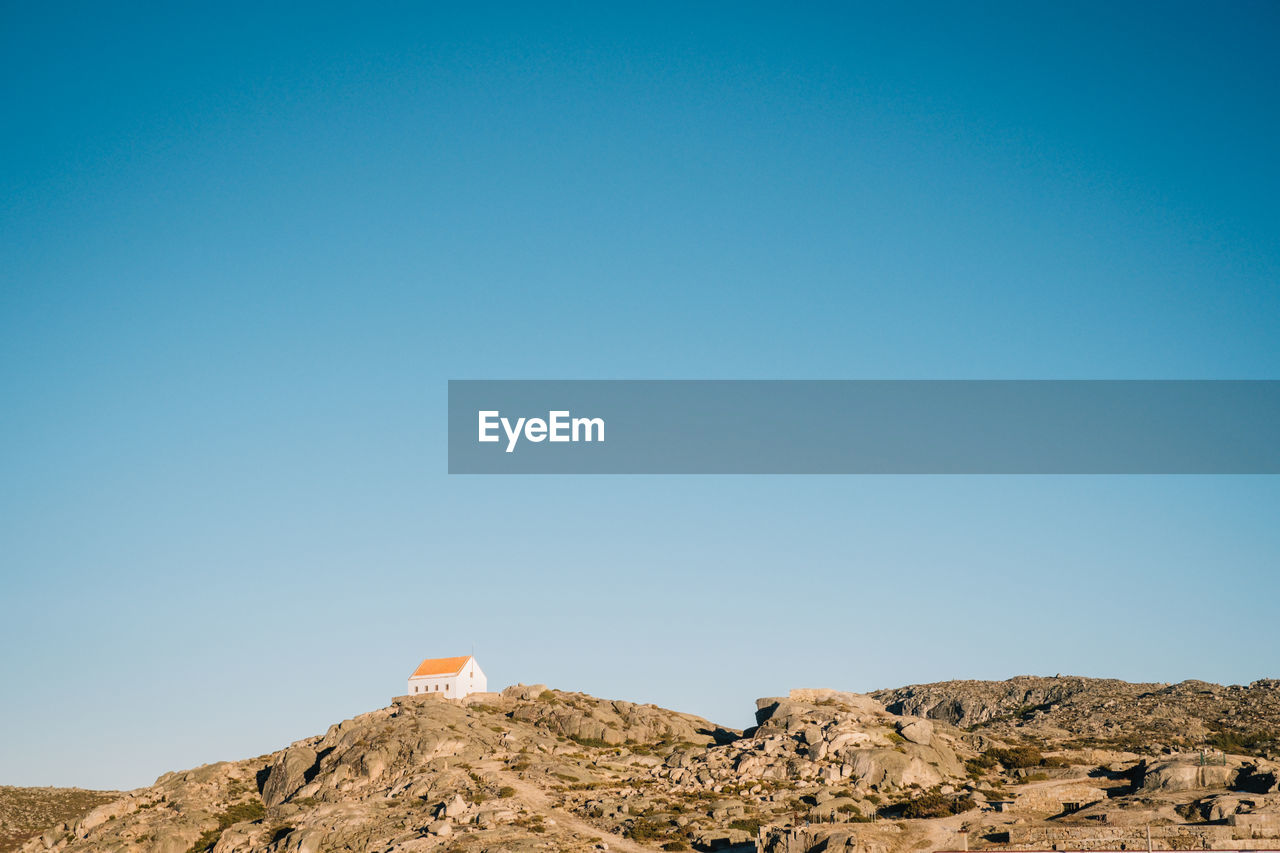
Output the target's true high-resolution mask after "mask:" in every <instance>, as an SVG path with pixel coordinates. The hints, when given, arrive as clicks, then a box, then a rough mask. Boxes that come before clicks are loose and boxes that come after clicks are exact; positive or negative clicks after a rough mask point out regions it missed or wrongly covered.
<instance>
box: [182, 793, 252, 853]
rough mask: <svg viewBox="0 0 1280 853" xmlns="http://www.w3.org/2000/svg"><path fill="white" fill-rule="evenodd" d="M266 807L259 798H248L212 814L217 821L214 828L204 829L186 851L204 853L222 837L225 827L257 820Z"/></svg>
mask: <svg viewBox="0 0 1280 853" xmlns="http://www.w3.org/2000/svg"><path fill="white" fill-rule="evenodd" d="M266 814H267V809H266V806H264V805H263V804H262V801H261V800H257V799H254V800H250V801H249V802H247V803H236V804H235V805H234V806H231V808H229V809H227V810H226V811H223V812H220V813H219V814H217V815H214V820H216V821H217V822H218V826H217V828H215V829H208V830H205V831H204V833H202V834H201V836H200V837H199V838H197V839H196V840H195V843H194V844H192V845H191V847H189V848H188V849H187V853H206V851H208V850H212V849H213V848H214V845H216V844H217V843H218V839H219V838H221V837H222V833H223V832H225V831H226V829H227V827H230V826H235V825H236V824H237V823H244V822H246V821H259V820H262V819H263V818H264V817H266Z"/></svg>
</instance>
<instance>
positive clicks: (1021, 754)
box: [986, 746, 1044, 770]
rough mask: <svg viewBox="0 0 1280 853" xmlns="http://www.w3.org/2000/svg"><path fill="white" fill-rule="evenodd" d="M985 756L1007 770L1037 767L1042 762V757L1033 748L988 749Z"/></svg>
mask: <svg viewBox="0 0 1280 853" xmlns="http://www.w3.org/2000/svg"><path fill="white" fill-rule="evenodd" d="M986 754H987V755H988V756H989V757H991V758H993V759H995V760H996V761H998V762H1000V763H1001V764H1002V765H1004V767H1005V768H1006V769H1008V770H1018V769H1021V768H1024V767H1039V766H1040V764H1041V763H1042V762H1043V761H1044V756H1043V755H1041V754H1040V750H1038V749H1036V748H1035V747H1034V746H1015V747H1011V748H1009V749H1003V748H1001V747H994V748H992V749H988V750H987V752H986Z"/></svg>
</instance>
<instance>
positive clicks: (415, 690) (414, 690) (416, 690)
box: [413, 684, 418, 693]
mask: <svg viewBox="0 0 1280 853" xmlns="http://www.w3.org/2000/svg"><path fill="white" fill-rule="evenodd" d="M413 692H414V693H417V692H418V685H416V684H415V685H413Z"/></svg>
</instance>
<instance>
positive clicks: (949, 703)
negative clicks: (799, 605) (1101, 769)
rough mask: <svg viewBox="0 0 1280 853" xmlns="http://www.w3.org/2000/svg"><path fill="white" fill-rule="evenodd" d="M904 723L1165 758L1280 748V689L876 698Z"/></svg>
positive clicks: (1105, 689) (972, 688)
mask: <svg viewBox="0 0 1280 853" xmlns="http://www.w3.org/2000/svg"><path fill="white" fill-rule="evenodd" d="M872 695H873V696H874V697H875V698H876V699H877V700H879V701H880V702H883V703H884V704H885V705H886V707H888V708H889V710H891V711H893V712H894V713H897V714H912V715H917V716H921V717H928V718H929V719H936V720H945V721H946V722H948V723H950V724H952V725H954V726H959V727H961V728H965V729H969V730H973V731H978V730H981V731H983V732H986V733H989V734H992V735H999V736H1004V737H1009V736H1038V737H1041V738H1046V737H1047V738H1050V739H1053V740H1055V741H1064V742H1069V743H1070V744H1071V745H1075V746H1113V747H1125V748H1131V749H1138V750H1144V751H1152V752H1159V751H1161V750H1162V749H1164V748H1167V747H1168V748H1175V749H1184V750H1185V749H1197V748H1200V747H1210V748H1216V749H1225V750H1227V751H1256V750H1258V749H1262V750H1264V751H1265V750H1267V749H1272V750H1275V749H1280V680H1276V679H1264V680H1261V681H1255V682H1253V683H1252V684H1250V685H1249V686H1247V687H1243V686H1240V685H1232V686H1229V687H1223V686H1221V685H1217V684H1209V683H1207V682H1204V681H1183V682H1181V683H1179V684H1131V683H1129V682H1125V681H1116V680H1114V679H1102V678H1079V677H1072V676H1067V677H1061V676H1059V677H1055V678H1037V677H1034V676H1020V677H1018V678H1011V679H1009V680H1008V681H943V682H939V683H936V684H918V685H912V686H910V687H899V688H897V689H894V690H882V691H879V692H877V693H874V694H872Z"/></svg>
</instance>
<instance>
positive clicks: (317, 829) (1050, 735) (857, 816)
mask: <svg viewBox="0 0 1280 853" xmlns="http://www.w3.org/2000/svg"><path fill="white" fill-rule="evenodd" d="M1278 688H1280V682H1273V681H1266V682H1255V683H1254V684H1252V685H1250V686H1248V687H1225V688H1223V687H1216V686H1214V685H1205V684H1204V683H1203V682H1187V683H1183V684H1181V685H1150V684H1142V685H1133V684H1126V683H1124V682H1112V681H1106V680H1096V679H1075V678H1064V679H1036V678H1031V677H1023V678H1018V679H1010V680H1009V681H1007V682H947V683H943V684H934V685H915V686H912V687H905V688H900V689H898V690H894V691H882V692H880V693H877V694H874V695H871V696H867V695H859V694H853V693H845V692H840V691H834V690H795V691H792V692H791V693H790V694H789V695H788V696H785V697H772V698H767V699H761V700H759V702H758V703H757V712H756V721H757V724H756V725H755V726H753V727H751V728H749V729H747V730H746V731H736V730H733V729H728V728H724V727H721V726H716V725H714V724H712V723H710V722H708V721H707V720H703V719H701V718H698V717H695V716H691V715H688V714H681V713H677V712H674V711H668V710H665V709H662V708H658V707H656V706H653V705H640V704H635V703H630V702H623V701H611V700H603V699H597V698H594V697H591V696H587V695H584V694H580V693H569V692H564V691H557V690H548V689H546V688H545V687H544V686H542V685H534V686H523V685H517V686H515V687H512V688H508V689H507V690H504V691H502V692H501V693H500V694H499V693H491V694H477V695H473V696H470V697H467V699H465V700H463V701H461V702H455V701H449V700H441V699H436V698H428V697H421V698H417V697H401V698H399V699H397V700H395V701H394V702H393V703H392V704H391V705H390V706H389V707H387V708H382V709H379V710H376V711H372V712H370V713H367V714H363V715H361V716H359V717H356V718H353V719H351V720H346V721H344V722H342V723H339V724H336V725H334V726H332V727H330V728H329V730H328V731H326V732H325V733H323V734H320V735H317V736H315V737H311V738H306V739H304V740H301V741H298V742H296V743H294V744H291V745H289V746H288V747H286V748H284V749H282V750H280V751H278V752H275V753H272V754H270V755H264V756H260V757H257V758H253V759H247V760H244V761H237V762H224V763H220V764H213V765H207V766H204V767H199V768H195V769H193V770H188V771H183V772H179V773H170V774H166V775H164V776H162V777H160V778H159V779H158V780H157V781H156V783H155V784H154V785H152V786H150V787H148V788H144V789H140V790H137V791H132V792H129V793H127V794H125V795H123V796H121V797H119V798H118V799H115V800H113V801H111V802H109V803H105V804H102V805H98V806H97V807H96V808H93V809H92V810H91V811H89V812H88V813H87V814H84V815H83V816H81V817H78V818H75V819H66V820H63V821H61V822H58V823H57V824H56V825H54V826H52V827H49V828H47V829H46V830H45V831H44V832H43V833H42V834H40V835H39V836H37V837H35V838H33V839H31V840H30V841H28V842H26V844H25V845H24V846H23V847H22V850H23V851H24V853H40V852H41V851H46V850H54V851H66V852H67V853H79V851H90V850H92V851H109V853H205V851H213V853H321V851H326V852H327V851H342V850H347V851H382V853H411V852H412V851H424V850H437V849H439V850H446V849H447V850H459V851H499V850H502V851H507V850H512V851H525V850H527V851H534V850H566V851H578V850H582V851H585V850H603V849H612V850H625V851H632V853H634V851H639V850H657V849H664V850H686V849H690V848H693V849H701V850H714V849H721V848H725V847H729V846H733V845H739V846H740V847H741V848H742V849H752V848H756V849H762V850H769V851H773V853H800V851H806V853H807V851H809V850H819V849H821V850H830V851H836V850H857V851H860V853H897V851H906V850H915V849H921V848H923V847H931V848H933V849H947V848H950V849H956V848H958V847H959V846H960V844H961V843H962V836H961V832H962V831H963V832H964V833H965V834H967V836H968V838H969V840H970V842H969V843H970V845H971V847H973V848H975V849H976V848H983V847H995V848H1001V847H1003V848H1009V849H1032V848H1037V847H1039V848H1044V847H1049V846H1053V845H1054V844H1059V845H1066V846H1075V847H1078V848H1080V849H1121V847H1120V845H1121V844H1126V845H1132V844H1134V843H1137V842H1136V837H1135V833H1139V832H1145V831H1146V827H1148V826H1152V827H1154V831H1155V836H1156V837H1157V838H1160V839H1163V838H1166V837H1167V838H1168V844H1169V845H1177V846H1173V849H1215V848H1218V849H1225V847H1230V849H1249V848H1250V846H1254V847H1257V846H1265V845H1270V846H1272V847H1276V846H1280V845H1278V844H1277V841H1276V839H1277V837H1280V787H1278V786H1280V765H1278V764H1277V763H1276V761H1275V760H1273V759H1274V758H1275V756H1274V755H1273V753H1272V752H1270V751H1269V750H1272V749H1273V748H1274V746H1275V744H1274V743H1273V741H1271V740H1269V739H1268V737H1269V736H1268V734H1267V732H1268V731H1269V729H1268V726H1270V725H1272V724H1273V723H1275V722H1280V713H1278V711H1280V702H1277V701H1276V699H1277V698H1278V697H1280V689H1278ZM1139 716H1142V717H1143V719H1141V720H1140V719H1137V717H1139ZM1178 726H1181V727H1182V728H1181V729H1178V728H1177V727H1178ZM1198 732H1203V735H1199V734H1197V733H1198ZM1197 738H1199V741H1198V742H1196V739H1197ZM1144 739H1145V740H1144ZM1215 742H1220V743H1222V744H1225V745H1228V746H1232V747H1240V748H1239V749H1235V748H1233V749H1228V750H1225V751H1222V750H1218V749H1216V748H1214V747H1213V745H1212V744H1213V743H1215ZM1267 839H1271V840H1267Z"/></svg>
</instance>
